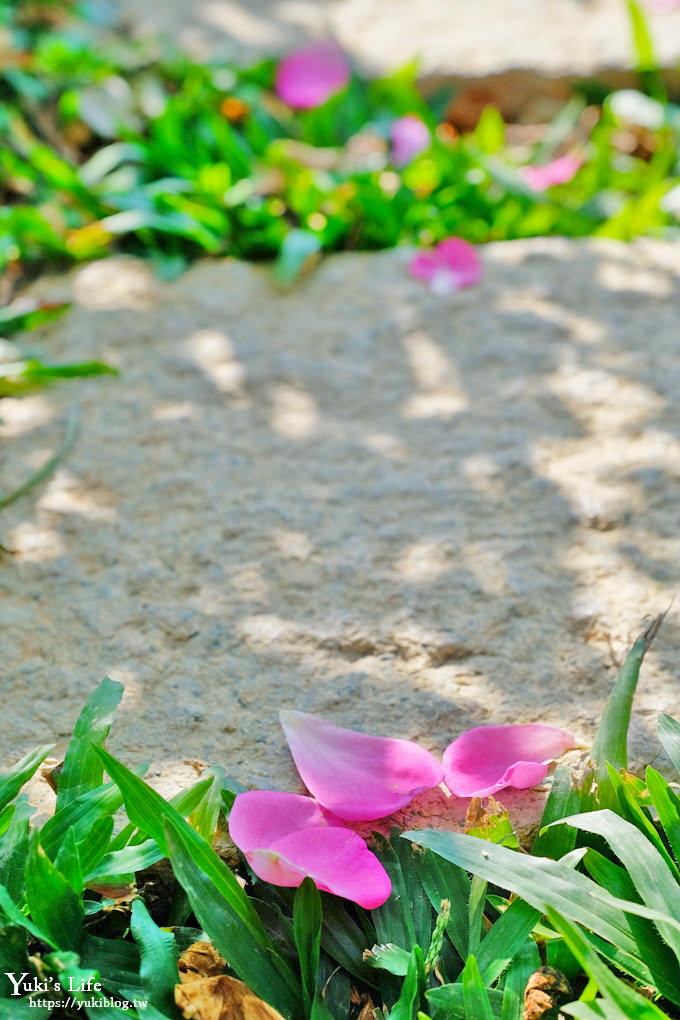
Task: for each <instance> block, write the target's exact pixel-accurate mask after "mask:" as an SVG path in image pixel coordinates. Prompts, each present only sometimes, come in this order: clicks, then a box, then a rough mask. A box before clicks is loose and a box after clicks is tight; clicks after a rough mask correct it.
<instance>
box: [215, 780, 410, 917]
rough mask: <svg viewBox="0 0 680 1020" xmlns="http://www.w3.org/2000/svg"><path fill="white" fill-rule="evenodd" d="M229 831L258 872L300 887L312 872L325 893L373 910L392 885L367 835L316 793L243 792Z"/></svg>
mask: <svg viewBox="0 0 680 1020" xmlns="http://www.w3.org/2000/svg"><path fill="white" fill-rule="evenodd" d="M229 834H230V836H231V838H232V839H233V841H234V843H235V844H236V846H237V847H238V848H239V849H240V850H242V851H243V853H244V854H245V856H246V860H247V861H248V863H249V864H250V866H251V868H252V869H253V871H254V872H255V874H256V875H258V876H259V878H261V879H262V880H263V881H265V882H271V884H272V885H283V886H289V887H293V888H297V886H299V885H300V884H301V883H302V881H303V879H305V878H306V877H307V876H309V877H310V878H312V879H313V880H314V882H315V884H316V886H317V887H318V888H319V889H321V890H323V891H324V892H329V893H334V895H336V896H343V897H344V898H345V899H347V900H352V902H354V903H358V904H359V906H361V907H365V908H366V909H367V910H372V909H373V908H374V907H379V906H380V905H381V903H384V902H385V900H386V899H387V898H388V896H389V895H390V892H391V891H392V884H391V882H390V879H389V877H388V875H387V872H386V871H385V869H384V868H383V866H382V864H381V863H380V861H379V860H378V858H377V857H376V856H375V854H372V853H371V851H370V850H369V849H368V847H367V846H366V844H365V842H364V841H363V839H362V838H361V836H357V834H356V833H355V832H352V830H351V829H347V828H345V826H344V825H343V824H342V822H341V821H340V819H338V818H334V817H333V815H332V814H331V813H330V812H328V811H325V810H324V808H323V807H321V806H320V805H319V804H317V803H316V802H315V801H313V800H312V799H311V798H310V797H299V796H298V795H297V794H295V793H278V792H276V791H274V790H253V791H251V792H248V793H239V794H238V796H237V797H236V799H235V800H234V804H233V807H232V809H231V813H230V815H229Z"/></svg>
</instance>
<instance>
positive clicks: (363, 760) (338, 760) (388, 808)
mask: <svg viewBox="0 0 680 1020" xmlns="http://www.w3.org/2000/svg"><path fill="white" fill-rule="evenodd" d="M280 717H281V725H282V726H283V729H284V732H285V734H286V740H287V741H288V744H289V746H290V749H291V752H292V755H293V759H294V761H295V764H296V766H297V770H298V772H299V773H300V775H301V777H302V780H303V782H304V784H305V786H306V787H307V789H308V790H309V791H310V793H312V794H313V795H314V796H315V797H316V799H317V800H318V801H319V803H320V804H323V806H324V807H326V808H328V810H329V811H332V812H333V813H334V814H336V815H338V816H339V817H340V818H345V819H347V820H349V821H358V820H361V821H370V820H371V819H374V818H385V817H386V816H387V815H390V814H392V812H393V811H398V810H399V808H402V807H404V806H405V805H406V804H408V803H409V801H410V800H412V798H413V797H415V795H416V794H417V793H422V791H423V790H429V789H430V787H431V786H437V785H438V784H439V783H440V782H441V781H442V776H443V770H442V766H441V765H440V764H439V762H438V761H437V759H436V758H435V757H434V755H432V754H430V752H429V751H426V750H425V748H424V747H420V745H419V744H414V743H412V742H411V741H410V740H396V739H393V738H391V737H371V736H369V735H368V734H366V733H357V732H356V730H346V729H343V728H341V727H340V726H333V725H332V724H331V723H328V722H326V721H325V720H324V719H320V718H318V716H315V715H308V714H307V713H306V712H295V711H285V712H281V714H280Z"/></svg>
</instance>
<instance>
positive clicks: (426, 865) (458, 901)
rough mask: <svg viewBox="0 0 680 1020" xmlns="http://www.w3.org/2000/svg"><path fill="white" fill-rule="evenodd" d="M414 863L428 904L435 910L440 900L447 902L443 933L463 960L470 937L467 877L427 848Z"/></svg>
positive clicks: (438, 906) (439, 904) (437, 908)
mask: <svg viewBox="0 0 680 1020" xmlns="http://www.w3.org/2000/svg"><path fill="white" fill-rule="evenodd" d="M415 866H416V871H417V872H418V876H419V878H420V881H421V883H422V886H423V889H424V890H425V892H426V894H427V898H428V899H429V901H430V904H431V906H432V907H433V908H434V909H435V910H437V911H438V910H439V908H440V906H441V902H442V900H449V901H450V903H451V911H450V913H449V920H448V923H447V925H446V934H447V935H448V937H449V938H450V939H451V942H452V944H453V946H454V948H455V950H456V952H457V953H458V955H459V956H460V958H461V960H464V959H465V956H466V951H467V945H468V939H469V937H470V928H469V924H468V910H467V904H468V900H469V898H470V879H469V878H468V876H467V874H466V873H465V871H464V870H463V868H458V867H456V865H454V864H451V863H450V861H446V860H444V858H443V857H439V856H438V855H437V854H434V853H432V851H431V850H425V852H424V853H422V854H420V855H419V856H418V857H416V861H415Z"/></svg>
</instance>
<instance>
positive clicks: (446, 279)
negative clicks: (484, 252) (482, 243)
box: [409, 237, 482, 295]
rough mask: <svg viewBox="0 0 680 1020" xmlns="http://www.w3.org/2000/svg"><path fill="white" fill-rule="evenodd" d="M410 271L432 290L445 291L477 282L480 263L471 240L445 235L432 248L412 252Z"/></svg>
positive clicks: (434, 291) (450, 291) (480, 271)
mask: <svg viewBox="0 0 680 1020" xmlns="http://www.w3.org/2000/svg"><path fill="white" fill-rule="evenodd" d="M409 272H410V273H411V276H414V277H415V278H416V279H417V280H423V281H424V282H425V283H427V285H428V287H429V289H430V290H431V291H432V293H433V294H439V295H444V294H452V293H453V292H454V291H456V290H460V289H461V288H463V287H471V286H473V285H474V284H475V283H477V282H478V281H479V280H480V279H481V276H482V263H481V261H480V258H479V256H478V254H477V251H476V250H475V246H474V245H473V244H470V243H469V242H468V241H464V240H463V239H462V238H460V237H447V238H446V240H444V241H440V243H439V244H438V245H437V246H436V247H435V248H431V249H429V250H427V251H420V252H418V253H417V254H416V255H414V256H413V258H412V259H411V261H410V263H409Z"/></svg>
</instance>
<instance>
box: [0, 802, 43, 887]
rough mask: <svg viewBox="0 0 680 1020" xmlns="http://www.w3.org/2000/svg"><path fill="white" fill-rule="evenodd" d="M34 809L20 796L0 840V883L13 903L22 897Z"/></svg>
mask: <svg viewBox="0 0 680 1020" xmlns="http://www.w3.org/2000/svg"><path fill="white" fill-rule="evenodd" d="M34 810H35V809H34V808H32V807H31V806H30V804H29V803H28V800H26V799H25V798H24V797H22V798H21V799H20V800H19V802H18V803H17V806H16V810H15V812H14V814H13V815H12V820H11V822H10V823H9V827H8V829H7V831H6V832H5V834H4V835H3V837H2V840H0V884H1V885H4V886H5V888H6V889H7V892H8V893H9V895H10V896H11V898H12V899H13V900H14V902H15V903H20V902H21V900H22V898H23V893H24V868H25V865H26V858H27V856H28V848H29V836H30V818H31V815H32V814H33V812H34Z"/></svg>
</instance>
